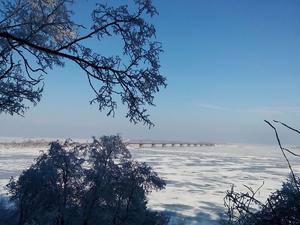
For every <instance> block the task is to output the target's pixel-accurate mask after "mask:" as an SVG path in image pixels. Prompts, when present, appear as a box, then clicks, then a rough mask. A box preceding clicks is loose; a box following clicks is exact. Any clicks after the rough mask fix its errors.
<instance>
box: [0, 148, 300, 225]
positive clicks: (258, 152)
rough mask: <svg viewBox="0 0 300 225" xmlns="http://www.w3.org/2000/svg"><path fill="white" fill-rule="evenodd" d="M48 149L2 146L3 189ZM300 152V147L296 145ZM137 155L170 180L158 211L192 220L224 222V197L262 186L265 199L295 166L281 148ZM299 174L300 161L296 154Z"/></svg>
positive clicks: (154, 197) (154, 203)
mask: <svg viewBox="0 0 300 225" xmlns="http://www.w3.org/2000/svg"><path fill="white" fill-rule="evenodd" d="M40 150H45V147H37V146H35V147H18V148H16V147H9V146H0V189H1V192H2V193H4V189H3V187H4V186H5V184H6V183H7V182H8V179H9V177H11V176H18V175H19V174H20V172H21V171H22V170H23V169H25V168H27V167H28V166H29V165H30V164H31V163H32V162H33V160H34V158H35V157H36V156H37V155H38V154H39V151H40ZM294 151H295V153H298V154H299V153H300V149H294ZM131 152H132V154H133V157H134V158H136V159H137V160H139V161H143V162H147V163H149V164H150V165H151V166H152V167H153V168H154V170H155V171H157V172H158V174H159V175H160V176H161V177H163V178H164V179H165V180H166V182H167V187H166V189H165V190H163V191H160V192H155V193H152V194H151V195H150V196H149V204H150V206H151V207H152V208H153V209H158V210H168V211H170V212H171V214H174V215H177V216H180V217H181V218H184V219H185V221H186V224H203V225H215V224H218V222H217V220H218V218H219V216H220V215H221V214H222V213H223V212H224V211H225V209H224V207H223V198H224V196H225V192H226V190H228V189H229V188H230V186H231V185H232V184H235V186H236V188H237V190H243V184H246V185H248V186H251V187H253V188H257V187H258V186H260V185H261V184H262V183H263V182H264V186H263V187H262V189H261V191H260V193H259V198H261V199H265V198H266V196H268V194H269V193H270V192H272V191H274V190H275V189H276V188H279V187H280V186H281V183H282V181H283V180H284V179H285V178H286V177H287V175H288V173H289V170H288V167H287V165H286V162H285V161H284V160H283V157H282V155H281V152H280V151H279V149H278V147H277V146H254V145H253V146H251V145H219V146H214V147H164V148H159V147H155V148H141V149H135V148H131ZM290 159H291V163H292V165H293V168H294V170H295V171H296V172H300V159H299V158H298V159H297V158H294V157H291V156H290Z"/></svg>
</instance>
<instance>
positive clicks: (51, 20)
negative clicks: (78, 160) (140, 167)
mask: <svg viewBox="0 0 300 225" xmlns="http://www.w3.org/2000/svg"><path fill="white" fill-rule="evenodd" d="M72 4H73V1H72V0H67V1H65V0H14V1H2V2H1V3H0V85H1V87H2V89H1V90H0V113H1V112H5V113H10V114H15V113H17V114H23V113H24V112H25V110H26V109H27V106H28V101H29V102H31V103H33V104H36V103H37V102H38V101H39V100H40V98H41V94H42V91H43V88H42V87H43V77H42V75H44V74H46V72H47V70H49V69H53V67H54V66H63V65H64V62H65V61H66V60H68V61H72V62H74V63H75V64H76V65H77V66H78V67H79V68H80V69H81V71H82V72H83V73H84V74H85V75H86V76H87V77H88V84H89V85H90V87H91V89H92V91H93V92H94V94H95V98H93V99H92V100H91V103H96V104H98V107H99V110H100V111H102V110H105V111H106V112H107V114H108V115H114V112H115V108H116V106H117V99H120V102H121V103H122V104H124V105H126V106H127V108H128V112H127V114H126V117H128V118H129V120H130V121H131V122H134V123H136V122H144V123H145V124H147V125H152V122H151V121H150V120H149V118H148V114H147V112H146V106H147V105H153V98H154V94H155V93H156V92H158V91H159V88H160V87H161V86H165V85H166V84H165V78H164V77H163V76H162V75H161V74H160V72H159V69H160V64H159V54H160V52H161V45H160V43H159V42H157V41H155V28H154V26H153V25H152V24H150V23H148V22H147V21H146V20H145V19H144V18H143V17H146V18H147V19H149V18H150V17H152V16H153V15H155V14H156V13H157V12H156V9H155V8H154V6H153V5H152V2H151V1H150V0H136V1H134V7H129V6H127V5H122V6H118V7H109V6H107V5H103V4H96V5H95V7H94V10H93V11H92V12H91V20H90V23H91V24H89V25H86V24H77V23H76V21H73V20H72V18H78V17H76V16H71V15H75V14H76V12H72V11H71V10H70V8H71V6H72ZM86 27H90V28H86ZM87 39H88V40H90V39H94V40H95V41H96V42H97V41H98V42H99V44H102V43H103V42H102V41H103V40H104V39H112V40H113V41H117V42H118V43H117V44H119V43H122V46H123V48H122V50H121V51H120V53H119V54H117V53H115V54H114V55H108V56H107V55H106V56H105V55H102V54H101V53H100V52H98V51H97V50H98V49H97V48H95V46H93V47H91V46H86V45H85V44H86V43H88V42H86V40H87ZM83 42H84V43H85V44H83Z"/></svg>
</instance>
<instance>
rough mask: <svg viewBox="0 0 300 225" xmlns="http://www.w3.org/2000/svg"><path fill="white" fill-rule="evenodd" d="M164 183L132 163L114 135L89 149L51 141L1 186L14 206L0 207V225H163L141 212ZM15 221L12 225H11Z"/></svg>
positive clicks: (153, 214) (157, 216)
mask: <svg viewBox="0 0 300 225" xmlns="http://www.w3.org/2000/svg"><path fill="white" fill-rule="evenodd" d="M164 187H165V182H164V181H163V180H162V179H161V178H159V177H158V175H157V174H156V173H155V172H154V171H153V170H152V169H151V167H149V166H148V165H146V164H145V163H139V162H136V161H133V160H132V158H131V155H130V153H129V151H128V150H127V148H126V146H125V145H124V144H123V143H122V141H121V140H120V138H119V137H118V136H109V137H108V136H106V137H102V138H101V139H94V140H93V142H92V143H90V144H78V143H74V142H71V141H67V142H66V143H65V144H63V145H62V144H60V143H58V142H54V143H52V144H51V146H50V148H49V150H48V152H46V153H43V154H42V155H41V156H39V157H38V158H37V160H36V162H35V163H34V164H33V165H31V167H30V168H29V169H27V170H25V171H23V173H22V174H21V175H20V177H19V178H18V179H17V180H15V179H11V180H10V182H9V184H8V185H7V189H8V191H9V195H10V199H11V201H12V203H13V204H14V205H15V207H13V208H11V209H8V208H5V207H1V206H0V215H2V214H6V216H5V217H3V218H0V224H2V222H3V221H11V224H13V225H66V224H70V225H95V224H103V225H165V224H167V223H168V217H167V216H165V215H164V214H163V213H161V212H155V211H151V210H149V209H148V208H147V194H148V193H150V192H151V191H152V190H160V189H163V188H164ZM16 218H17V221H16Z"/></svg>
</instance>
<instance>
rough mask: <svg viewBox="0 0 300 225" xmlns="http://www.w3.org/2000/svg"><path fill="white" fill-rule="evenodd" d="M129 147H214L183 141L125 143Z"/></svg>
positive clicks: (205, 143) (202, 143)
mask: <svg viewBox="0 0 300 225" xmlns="http://www.w3.org/2000/svg"><path fill="white" fill-rule="evenodd" d="M125 143H126V144H127V146H128V145H130V146H138V147H140V148H142V147H152V148H153V147H200V146H215V144H214V143H209V142H183V141H126V142H125Z"/></svg>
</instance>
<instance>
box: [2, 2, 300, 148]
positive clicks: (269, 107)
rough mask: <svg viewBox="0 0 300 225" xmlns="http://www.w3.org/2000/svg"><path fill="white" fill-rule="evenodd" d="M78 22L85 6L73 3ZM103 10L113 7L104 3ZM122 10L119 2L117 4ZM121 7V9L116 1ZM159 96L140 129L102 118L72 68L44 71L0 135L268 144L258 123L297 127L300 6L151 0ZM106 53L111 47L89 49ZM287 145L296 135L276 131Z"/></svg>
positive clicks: (268, 135) (119, 116)
mask: <svg viewBox="0 0 300 225" xmlns="http://www.w3.org/2000/svg"><path fill="white" fill-rule="evenodd" d="M77 2H78V5H77V6H76V7H75V9H76V10H77V9H79V10H78V11H80V12H79V14H77V15H78V18H80V19H81V20H82V21H83V22H84V23H88V22H89V20H88V16H89V14H88V13H89V9H90V8H91V7H92V6H93V3H94V2H95V1H77ZM111 2H113V3H115V2H117V1H111ZM118 2H122V1H118ZM123 2H124V1H123ZM153 2H154V4H155V6H156V7H157V9H158V11H159V16H157V17H155V18H154V19H153V21H152V22H153V23H154V24H155V26H156V28H157V38H158V40H159V41H161V42H162V44H163V49H164V53H163V54H162V55H161V64H162V69H161V71H162V73H163V74H164V75H165V76H166V77H167V82H168V87H167V88H166V89H164V90H162V91H161V92H159V93H158V94H157V95H156V99H155V103H156V107H155V108H151V109H150V111H149V112H150V113H151V119H152V120H153V122H154V123H155V124H156V126H155V127H154V128H152V129H151V130H149V129H148V128H147V127H144V126H142V125H133V124H130V123H129V122H128V121H127V120H126V119H125V118H124V115H125V111H126V109H125V108H124V107H122V106H119V107H118V110H117V113H116V116H115V118H108V117H106V116H105V113H101V112H99V111H97V105H89V100H90V99H91V97H92V96H93V95H92V94H93V93H92V91H91V90H90V88H89V86H88V83H87V81H86V78H85V76H84V74H83V73H82V72H81V71H80V70H79V69H78V68H77V67H76V66H74V65H72V64H70V63H67V64H66V66H65V67H64V68H55V69H54V70H53V71H50V72H49V74H48V75H47V76H46V80H45V84H46V85H45V91H44V95H43V99H42V101H41V102H40V103H39V104H38V105H37V106H36V107H34V108H31V109H30V110H29V111H28V112H27V113H26V115H25V117H24V118H21V117H18V116H13V117H11V116H7V115H1V116H0V123H1V127H0V136H26V137H83V138H86V137H91V136H92V135H95V136H100V135H103V134H117V133H118V134H121V135H122V136H123V137H125V138H134V139H174V140H203V141H217V142H243V143H275V140H274V136H273V133H272V130H270V129H269V128H268V127H267V126H266V125H265V124H264V122H263V120H264V119H269V120H271V119H277V120H282V121H284V122H287V123H290V124H293V125H294V126H295V127H298V128H300V117H299V115H300V98H299V97H300V92H299V83H300V82H299V81H300V76H299V75H300V74H299V73H300V14H299V10H300V2H299V1H296V0H290V1H286V0H264V1H261V0H251V1H250V0H245V1H237V0H185V1H183V0H172V1H170V0H154V1H153ZM93 48H99V50H101V51H104V52H107V53H109V51H110V49H112V48H114V47H113V46H93ZM282 132H283V133H282V137H284V138H285V140H286V141H287V142H297V140H298V139H300V138H298V137H297V136H294V135H290V133H286V132H284V131H282Z"/></svg>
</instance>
